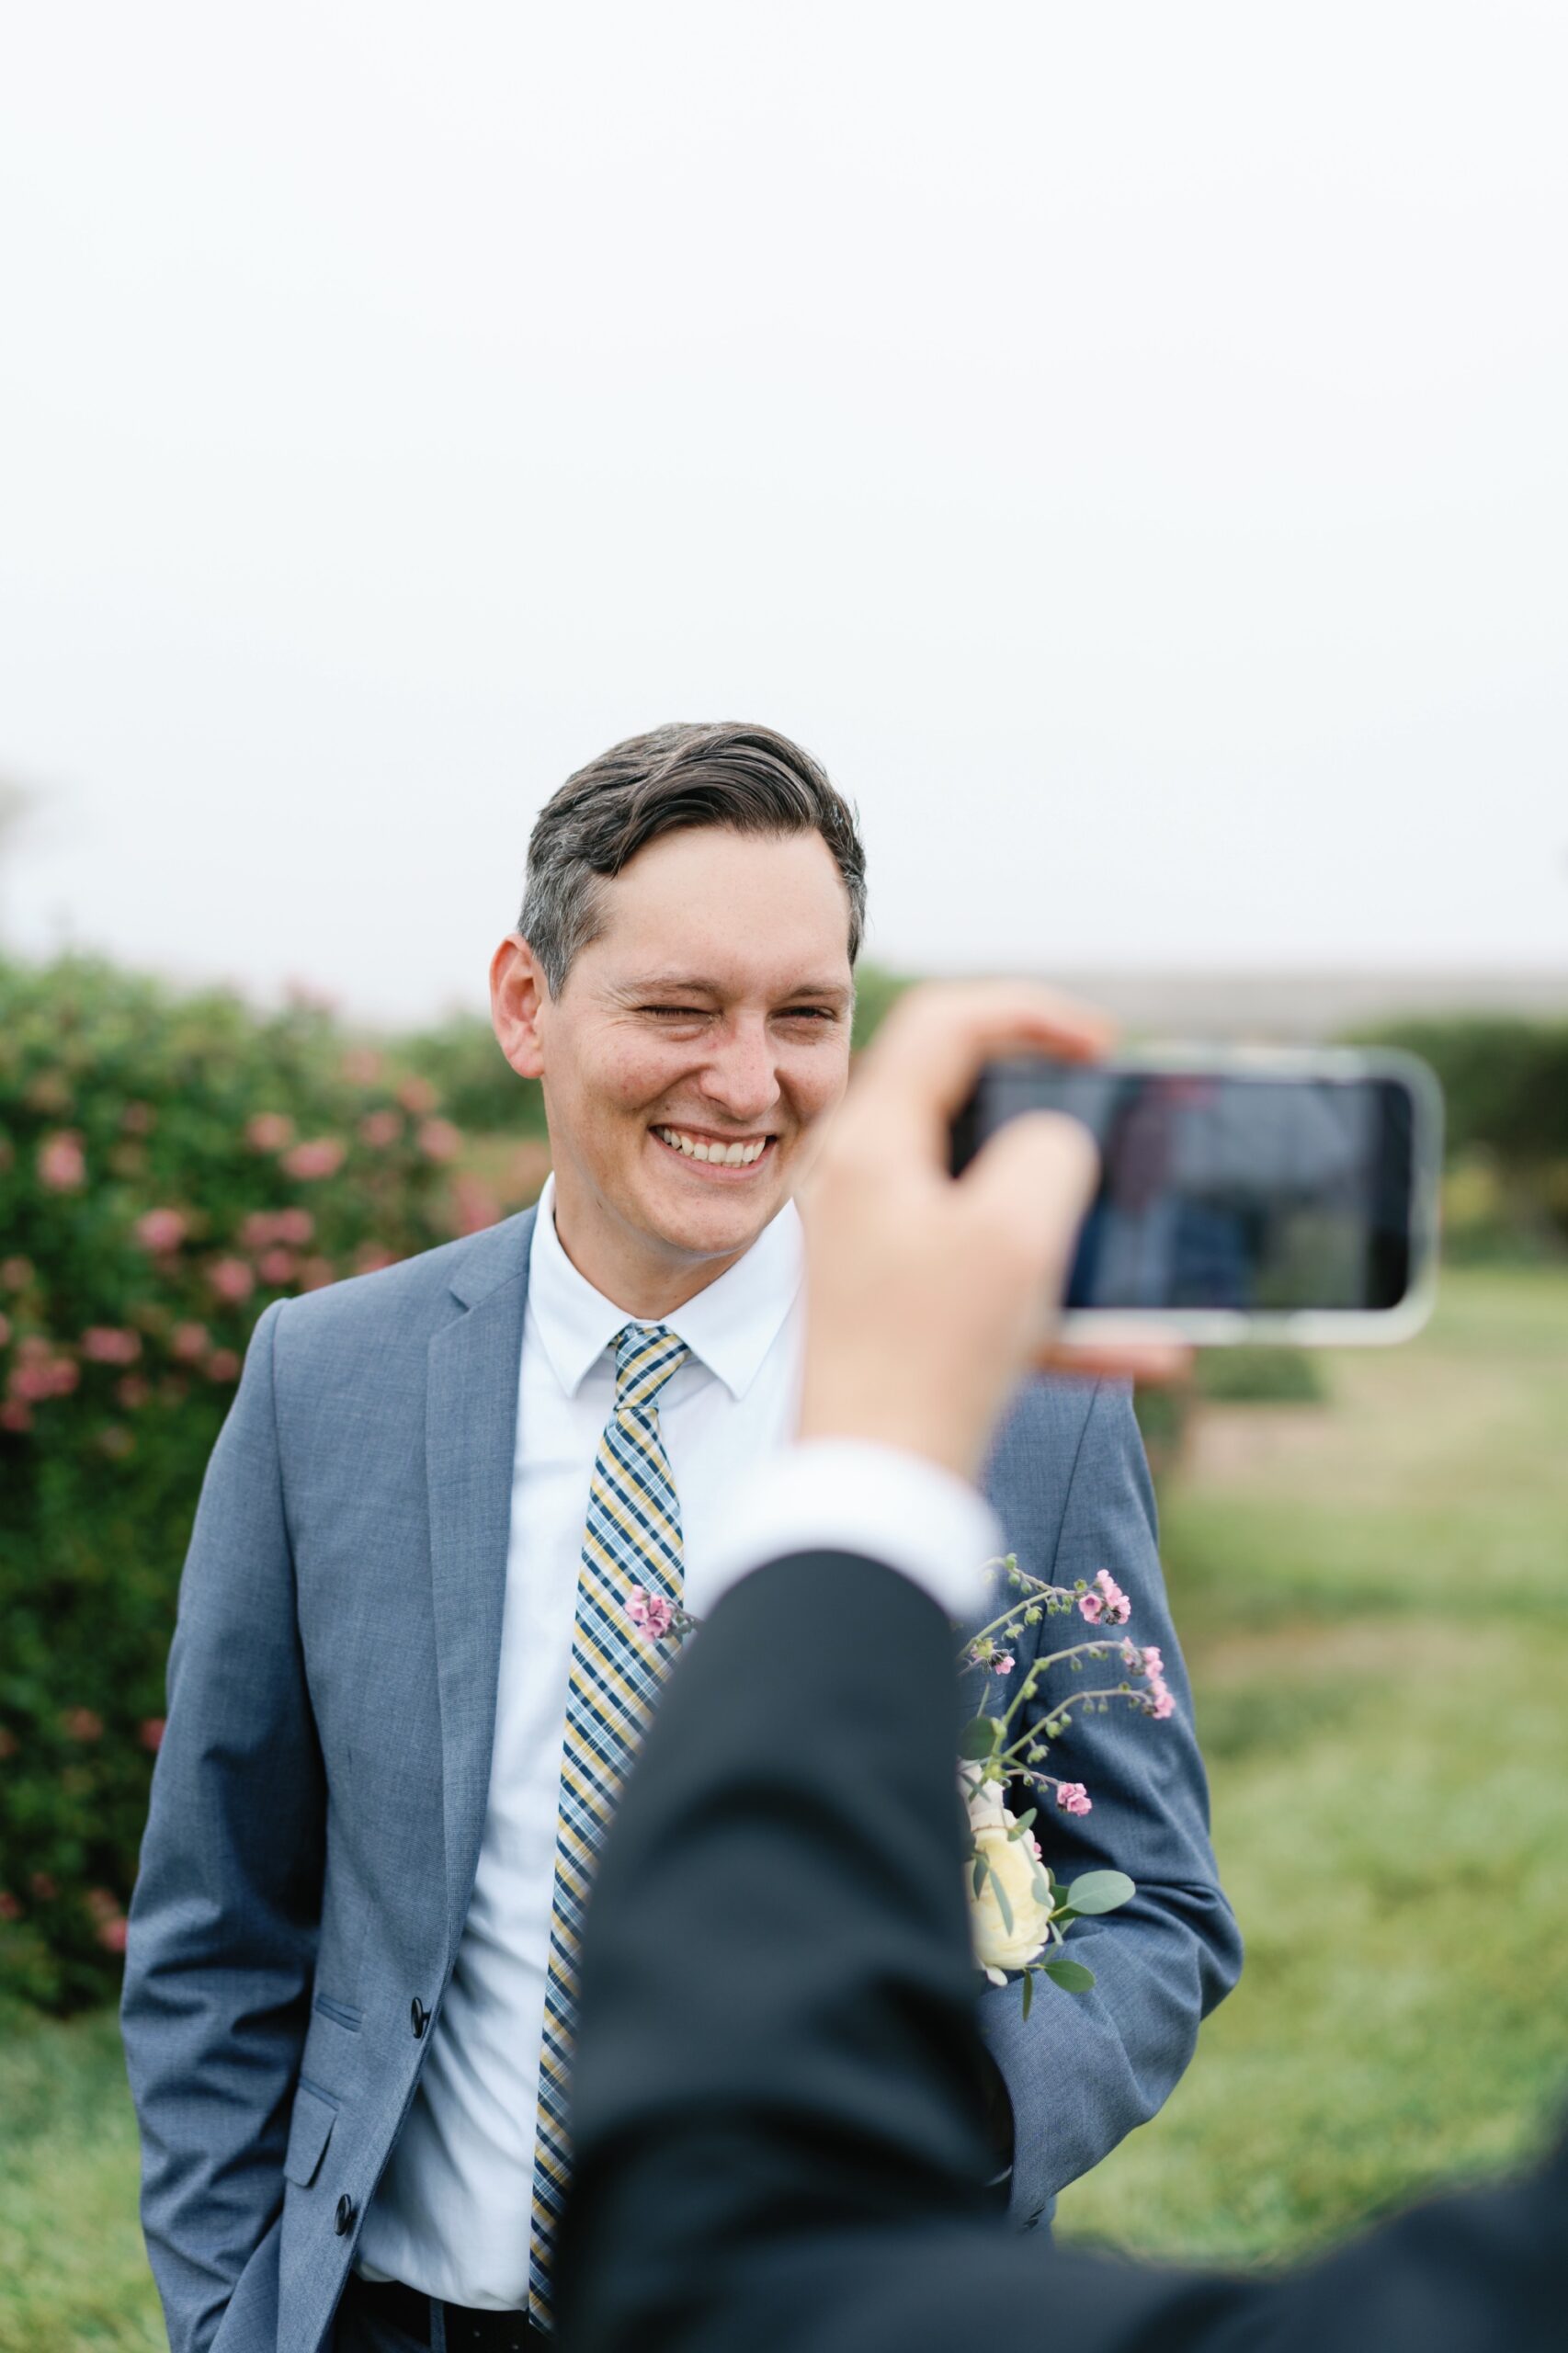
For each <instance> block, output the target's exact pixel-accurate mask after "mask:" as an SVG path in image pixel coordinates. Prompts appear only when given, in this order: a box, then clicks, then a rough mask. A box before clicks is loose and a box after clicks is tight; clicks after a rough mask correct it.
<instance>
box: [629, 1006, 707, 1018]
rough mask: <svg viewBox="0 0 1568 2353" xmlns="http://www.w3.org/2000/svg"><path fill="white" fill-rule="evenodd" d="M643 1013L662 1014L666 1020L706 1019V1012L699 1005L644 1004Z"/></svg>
mask: <svg viewBox="0 0 1568 2353" xmlns="http://www.w3.org/2000/svg"><path fill="white" fill-rule="evenodd" d="M642 1010H643V1012H644V1013H657V1014H662V1015H663V1016H664V1018H665V1020H666V1021H706V1020H707V1018H708V1016H707V1014H706V1013H705V1012H704V1011H703V1009H702V1007H701V1006H699V1005H645V1006H643V1007H642Z"/></svg>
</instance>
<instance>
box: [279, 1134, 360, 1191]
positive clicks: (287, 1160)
mask: <svg viewBox="0 0 1568 2353" xmlns="http://www.w3.org/2000/svg"><path fill="white" fill-rule="evenodd" d="M347 1154H348V1147H347V1144H346V1143H345V1142H343V1141H342V1139H341V1137H338V1136H315V1137H312V1139H311V1141H310V1142H307V1143H297V1144H295V1145H294V1146H293V1147H292V1148H291V1149H290V1151H288V1152H286V1153H285V1154H283V1163H282V1165H283V1166H284V1167H285V1168H286V1169H287V1170H288V1172H289V1174H290V1176H297V1177H299V1178H300V1179H301V1182H304V1183H313V1182H314V1180H315V1179H316V1178H317V1177H321V1176H336V1174H337V1172H338V1170H339V1169H340V1168H341V1167H342V1165H343V1164H344V1161H345V1160H346V1158H347Z"/></svg>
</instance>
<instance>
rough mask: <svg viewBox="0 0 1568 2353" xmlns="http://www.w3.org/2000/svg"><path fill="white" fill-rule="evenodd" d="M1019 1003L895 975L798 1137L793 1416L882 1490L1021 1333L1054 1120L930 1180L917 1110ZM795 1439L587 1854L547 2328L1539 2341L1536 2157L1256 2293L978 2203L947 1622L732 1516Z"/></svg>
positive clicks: (795, 1519)
mask: <svg viewBox="0 0 1568 2353" xmlns="http://www.w3.org/2000/svg"><path fill="white" fill-rule="evenodd" d="M1020 1000H1021V1001H1022V1003H1021V1005H1020ZM1030 1008H1033V1013H1032V1018H1028V1017H1026V1016H1027V1015H1028V1012H1029V1009H1030ZM1039 1008H1040V998H1039V997H1038V995H1037V994H1036V993H1034V992H1020V993H1014V994H1013V995H1012V996H1011V997H1010V998H1009V995H1008V993H1006V992H992V993H990V994H989V995H985V994H984V993H964V994H963V995H960V996H955V995H953V994H952V993H946V994H942V995H935V996H927V997H926V999H925V1000H924V1002H917V1003H915V1004H914V1005H912V1006H910V1008H909V1010H908V1012H907V1014H906V1015H905V1016H904V1017H903V1019H902V1021H901V1022H900V1023H899V1024H898V1027H897V1028H896V1029H894V1028H893V1026H892V1025H890V1032H889V1035H888V1050H887V1051H885V1052H879V1054H878V1055H876V1056H875V1057H874V1058H873V1060H872V1066H871V1070H870V1073H869V1082H868V1083H867V1084H865V1085H863V1086H861V1087H860V1088H859V1089H858V1092H857V1097H852V1106H851V1112H846V1115H845V1119H844V1122H843V1124H842V1126H841V1128H840V1130H839V1131H838V1132H837V1133H836V1134H835V1137H834V1138H832V1139H830V1142H829V1146H828V1150H827V1152H826V1153H825V1154H824V1164H823V1168H822V1172H821V1181H820V1183H819V1188H818V1194H817V1199H816V1201H815V1203H814V1205H813V1208H812V1216H811V1222H810V1228H809V1231H810V1237H811V1258H810V1271H809V1282H810V1332H809V1341H808V1369H807V1380H806V1389H805V1403H804V1410H803V1421H804V1428H805V1435H806V1436H807V1438H823V1439H836V1440H840V1441H843V1440H848V1441H851V1442H855V1443H858V1444H859V1445H861V1446H863V1447H864V1449H865V1451H864V1454H863V1457H862V1460H863V1462H864V1466H865V1476H866V1482H867V1485H868V1488H872V1487H874V1486H875V1485H876V1483H879V1482H881V1481H883V1480H885V1479H888V1478H889V1477H896V1475H897V1465H896V1461H894V1459H893V1456H892V1454H891V1453H890V1449H893V1450H897V1449H902V1450H903V1452H904V1454H905V1455H907V1456H913V1457H915V1458H916V1460H915V1461H914V1462H912V1463H910V1464H909V1465H908V1466H907V1475H908V1477H909V1478H910V1480H911V1481H913V1482H915V1483H918V1482H920V1481H928V1480H930V1479H931V1477H932V1476H933V1466H935V1468H936V1470H937V1472H940V1471H946V1472H949V1474H951V1473H957V1474H959V1476H960V1477H971V1476H972V1474H973V1472H974V1470H975V1467H976V1465H977V1464H978V1462H979V1460H980V1458H981V1454H982V1452H983V1447H984V1444H985V1442H986V1438H987V1436H988V1434H989V1429H990V1425H991V1420H992V1418H993V1417H994V1415H995V1413H996V1412H997V1411H998V1409H999V1407H1000V1404H1001V1402H1002V1399H1003V1397H1004V1396H1005V1395H1006V1392H1007V1389H1008V1387H1009V1386H1010V1385H1011V1382H1012V1381H1013V1380H1014V1379H1015V1378H1016V1377H1017V1373H1018V1371H1019V1370H1021V1369H1022V1366H1023V1364H1024V1363H1025V1362H1026V1361H1027V1360H1028V1359H1029V1358H1030V1356H1031V1354H1033V1353H1034V1352H1035V1351H1036V1350H1037V1349H1038V1348H1039V1347H1040V1346H1041V1340H1040V1333H1039V1330H1038V1326H1037V1313H1038V1309H1037V1302H1038V1301H1039V1299H1040V1297H1041V1296H1050V1295H1051V1292H1050V1290H1049V1286H1050V1285H1051V1282H1053V1281H1055V1282H1059V1281H1060V1277H1061V1271H1062V1265H1063V1264H1064V1261H1065V1257H1066V1254H1067V1251H1068V1248H1069V1247H1070V1245H1071V1241H1072V1236H1073V1231H1074V1225H1075V1222H1076V1219H1077V1216H1078V1214H1079V1211H1080V1209H1081V1205H1082V1202H1083V1199H1084V1198H1085V1191H1086V1188H1087V1184H1088V1180H1089V1174H1090V1159H1091V1154H1090V1152H1089V1147H1088V1146H1087V1142H1086V1140H1085V1141H1083V1142H1079V1141H1077V1140H1076V1139H1075V1137H1074V1136H1073V1135H1069V1134H1067V1133H1066V1132H1064V1131H1062V1128H1061V1127H1060V1126H1058V1125H1056V1124H1055V1123H1045V1122H1038V1123H1037V1122H1032V1121H1031V1122H1022V1121H1020V1122H1019V1123H1018V1125H1017V1128H1016V1129H1014V1130H1011V1131H1004V1134H1003V1136H1002V1137H1001V1138H999V1139H997V1140H996V1142H995V1143H994V1144H993V1145H992V1146H991V1147H988V1152H987V1154H983V1155H982V1158H981V1159H980V1160H978V1161H976V1162H975V1163H974V1164H973V1166H972V1168H971V1171H970V1172H969V1173H968V1174H967V1175H966V1176H965V1178H964V1179H962V1180H960V1183H959V1184H957V1185H954V1184H951V1183H950V1182H949V1180H948V1179H947V1178H946V1177H945V1176H944V1175H943V1174H942V1159H941V1142H942V1132H941V1131H942V1130H943V1129H944V1127H945V1117H946V1107H947V1105H948V1104H949V1101H952V1100H956V1099H957V1097H958V1094H959V1092H960V1089H961V1087H962V1086H963V1085H964V1083H965V1082H966V1080H967V1077H968V1075H969V1074H970V1072H971V1070H972V1068H973V1066H974V1064H975V1063H977V1062H978V1061H979V1059H980V1058H981V1056H982V1055H983V1053H985V1052H988V1051H997V1050H999V1048H1000V1047H1001V1045H1002V1044H1003V1042H1004V1041H1005V1040H1009V1039H1010V1040H1011V1041H1012V1042H1015V1043H1017V1042H1019V1041H1023V1042H1028V1041H1029V1040H1035V1041H1040V1029H1042V1028H1044V1027H1045V1026H1046V1017H1045V1015H1044V1014H1043V1013H1042V1012H1040V1010H1039ZM1009 1024H1010V1025H1011V1027H1010V1028H1009V1026H1008V1025H1009ZM1009 1135H1011V1136H1013V1137H1014V1138H1016V1139H1017V1140H1016V1141H1015V1142H1012V1143H1011V1144H1010V1145H1009V1144H1008V1142H1007V1138H1008V1136H1009ZM873 1144H874V1145H875V1147H876V1149H875V1150H874V1151H873ZM988 1164H989V1165H988ZM977 1180H978V1181H977ZM971 1188H972V1189H971ZM960 1253H961V1254H962V1264H961V1265H960V1266H958V1267H956V1269H955V1271H954V1273H953V1275H952V1276H951V1277H949V1275H948V1274H947V1273H946V1272H945V1271H944V1269H945V1268H946V1267H947V1266H948V1264H949V1260H953V1259H956V1258H958V1257H959V1256H960ZM966 1276H967V1279H965V1278H966ZM825 1451H826V1449H824V1452H825ZM820 1460H821V1457H820V1456H819V1455H818V1454H817V1451H816V1449H814V1448H812V1446H811V1445H809V1444H808V1445H806V1446H804V1447H802V1448H801V1449H799V1450H798V1452H797V1453H796V1454H795V1455H794V1456H792V1457H790V1458H789V1459H787V1461H785V1462H784V1463H783V1464H781V1465H780V1466H779V1468H778V1472H776V1473H775V1474H774V1479H773V1490H774V1492H773V1495H771V1497H770V1496H769V1495H767V1494H766V1493H765V1494H764V1495H761V1496H759V1498H758V1499H757V1506H756V1511H757V1525H756V1527H754V1530H753V1555H752V1557H753V1559H754V1560H755V1562H756V1564H757V1565H756V1571H755V1574H751V1575H749V1576H747V1577H745V1578H744V1579H743V1581H742V1582H741V1583H740V1584H739V1585H737V1586H736V1587H735V1589H734V1590H733V1592H732V1593H730V1594H729V1596H728V1597H726V1598H725V1599H724V1600H723V1601H722V1603H721V1604H720V1606H719V1608H718V1609H717V1610H716V1612H715V1613H714V1616H713V1619H712V1620H711V1622H710V1625H708V1626H707V1627H706V1628H705V1629H704V1630H703V1631H702V1633H701V1635H700V1636H699V1639H698V1640H697V1641H696V1642H695V1643H693V1645H692V1648H691V1653H690V1655H689V1656H688V1657H687V1658H686V1659H684V1660H683V1661H682V1663H681V1665H680V1666H679V1668H678V1670H677V1672H676V1675H675V1677H674V1678H673V1681H672V1686H671V1688H670V1691H669V1693H668V1696H667V1698H666V1699H665V1703H664V1705H663V1707H662V1709H661V1711H660V1713H659V1716H658V1718H657V1720H656V1722H655V1723H654V1726H653V1731H652V1733H651V1734H650V1737H649V1740H648V1743H647V1747H646V1751H645V1754H644V1756H643V1758H642V1762H641V1764H640V1766H639V1768H638V1771H637V1772H636V1774H635V1775H634V1776H633V1778H632V1781H631V1786H630V1788H629V1790H628V1791H627V1793H626V1797H625V1800H624V1802H623V1804H622V1806H621V1809H620V1813H619V1819H618V1821H617V1823H616V1824H615V1826H614V1828H613V1830H612V1832H611V1835H610V1837H609V1840H608V1846H607V1848H606V1852H605V1857H604V1861H603V1866H602V1870H601V1872H600V1876H599V1880H598V1884H597V1890H596V1893H595V1896H594V1900H593V1905H592V1910H591V1915H590V1920H589V1927H588V1936H587V1939H586V1945H585V1962H584V1975H583V1996H582V2020H581V2040H580V2043H579V2049H578V2054H577V2063H576V2081H575V2093H574V2138H575V2143H576V2154H577V2179H576V2189H575V2194H574V2200H573V2201H572V2203H571V2205H570V2207H569V2209H568V2214H567V2222H566V2228H565V2232H564V2234H563V2238H562V2248H561V2279H560V2286H561V2312H562V2338H563V2344H564V2347H566V2348H567V2353H676V2349H677V2348H678V2353H808V2348H809V2353H895V2349H896V2353H968V2348H970V2347H972V2346H974V2345H976V2344H979V2343H983V2342H989V2341H993V2340H994V2341H1011V2342H1016V2343H1017V2344H1018V2345H1019V2346H1020V2347H1025V2348H1028V2347H1036V2346H1038V2347H1041V2348H1044V2347H1048V2346H1049V2347H1057V2346H1065V2347H1071V2348H1072V2353H1153V2347H1155V2346H1156V2345H1157V2346H1158V2347H1159V2348H1160V2353H1188V2348H1190V2353H1197V2348H1199V2347H1201V2348H1203V2353H1241V2348H1243V2347H1247V2348H1253V2347H1256V2348H1259V2353H1307V2348H1308V2347H1311V2348H1312V2353H1321V2347H1322V2346H1323V2344H1324V2340H1325V2339H1327V2338H1329V2337H1330V2336H1331V2333H1332V2338H1333V2341H1334V2342H1335V2345H1336V2353H1388V2348H1390V2347H1397V2346H1402V2345H1403V2344H1406V2343H1415V2344H1420V2345H1422V2346H1423V2347H1426V2348H1427V2353H1483V2348H1484V2353H1493V2348H1494V2347H1501V2346H1506V2347H1509V2348H1510V2353H1538V2348H1540V2353H1544V2348H1545V2347H1547V2346H1548V2345H1549V2344H1551V2345H1553V2346H1555V2344H1556V2342H1557V2341H1558V2333H1559V2323H1558V2317H1557V2309H1556V2308H1557V2286H1556V2271H1557V2257H1556V2253H1555V2249H1556V2246H1557V2245H1558V2244H1560V2241H1561V2235H1562V2230H1561V2226H1562V2219H1563V2204H1564V2189H1565V2181H1564V2174H1565V2167H1564V2164H1563V2161H1562V2159H1561V2158H1560V2159H1559V2160H1558V2162H1557V2165H1556V2166H1555V2168H1554V2170H1553V2172H1552V2173H1551V2175H1549V2176H1547V2177H1543V2178H1542V2179H1541V2180H1540V2181H1539V2182H1538V2183H1536V2184H1535V2185H1533V2186H1532V2187H1530V2188H1528V2189H1525V2190H1521V2191H1516V2192H1512V2193H1507V2192H1505V2193H1501V2194H1494V2195H1492V2196H1490V2197H1485V2198H1476V2199H1471V2200H1458V2201H1454V2202H1452V2203H1450V2204H1449V2205H1448V2206H1447V2207H1441V2208H1436V2209H1430V2210H1428V2211H1426V2213H1425V2214H1416V2215H1414V2216H1412V2217H1409V2218H1407V2219H1406V2220H1405V2221H1404V2222H1401V2223H1398V2224H1396V2225H1394V2226H1393V2228H1392V2230H1391V2231H1389V2232H1387V2233H1385V2234H1382V2235H1381V2236H1380V2237H1378V2238H1375V2239H1372V2240H1370V2241H1369V2242H1367V2243H1366V2244H1365V2245H1362V2246H1361V2247H1360V2248H1358V2249H1356V2250H1353V2251H1351V2252H1350V2253H1349V2254H1347V2255H1346V2256H1341V2257H1339V2258H1337V2259H1336V2260H1335V2261H1334V2262H1332V2263H1330V2264H1327V2265H1324V2266H1323V2267H1320V2268H1318V2269H1317V2270H1315V2271H1313V2272H1311V2273H1307V2274H1303V2275H1301V2277H1300V2278H1299V2279H1295V2280H1291V2281H1285V2282H1279V2283H1260V2282H1251V2281H1235V2280H1226V2279H1204V2278H1201V2277H1197V2276H1194V2277H1183V2276H1181V2275H1177V2274H1172V2273H1165V2274H1161V2273H1155V2272H1153V2271H1146V2270H1141V2269H1138V2268H1133V2267H1131V2266H1126V2265H1119V2264H1115V2263H1107V2262H1103V2261H1097V2260H1095V2259H1093V2258H1089V2257H1085V2256H1074V2255H1073V2254H1071V2253H1068V2254H1062V2253H1058V2252H1054V2251H1052V2250H1050V2249H1048V2248H1046V2247H1043V2246H1040V2245H1038V2244H1036V2243H1035V2242H1032V2241H1029V2240H1022V2239H1017V2238H1016V2237H1014V2236H1012V2235H1011V2234H1009V2233H1008V2232H1007V2231H1006V2228H1005V2227H1004V2226H1003V2225H1002V2224H1001V2223H1000V2222H998V2221H996V2220H995V2219H994V2218H993V2217H992V2216H991V2215H990V2214H989V2213H988V2212H987V2211H986V2203H985V2200H984V2196H983V2184H984V2181H985V2179H986V2177H987V2176H988V2174H989V2173H990V2171H991V2169H992V2154H991V2149H990V2145H989V2142H988V2138H987V2132H986V2118H985V2109H984V2102H983V2094H982V2090H981V2072H980V2045H979V2040H978V2037H977V2033H976V2028H975V2011H974V2001H973V1991H972V1988H973V1975H972V1963H971V1955H970V1949H969V1935H968V1926H967V1920H966V1917H965V1907H964V1903H963V1895H962V1872H961V1861H962V1855H963V1836H962V1831H961V1827H960V1814H959V1807H958V1801H957V1795H956V1790H955V1788H954V1774H953V1758H952V1754H951V1749H950V1746H949V1725H950V1722H951V1717H950V1713H949V1710H950V1705H951V1692H952V1666H951V1657H950V1646H949V1629H948V1624H947V1620H946V1617H945V1614H944V1611H943V1610H942V1608H939V1607H938V1606H937V1603H936V1602H935V1601H934V1600H933V1599H932V1598H931V1597H930V1596H929V1594H927V1593H926V1591H923V1590H921V1589H920V1587H919V1586H917V1585H916V1584H915V1582H913V1581H912V1580H911V1579H910V1578H908V1577H904V1576H903V1575H901V1574H900V1573H899V1571H898V1570H897V1569H896V1568H895V1567H892V1566H889V1565H886V1564H885V1563H882V1562H880V1561H878V1560H876V1559H874V1558H872V1557H869V1556H868V1555H867V1552H866V1549H865V1539H864V1536H863V1535H862V1537H861V1539H860V1540H859V1543H858V1548H857V1549H855V1550H849V1549H844V1548H835V1547H834V1546H833V1545H832V1544H831V1543H830V1542H827V1541H824V1540H820V1539H819V1540H818V1541H816V1542H815V1543H812V1544H811V1545H809V1546H801V1545H800V1544H796V1545H795V1546H794V1547H793V1549H792V1550H791V1551H790V1553H789V1556H788V1557H774V1558H771V1559H770V1558H769V1553H768V1550H767V1542H766V1529H767V1519H768V1514H769V1512H770V1511H771V1512H774V1513H776V1518H775V1522H774V1524H775V1525H776V1526H777V1527H778V1528H783V1527H785V1526H786V1525H787V1524H790V1523H791V1522H792V1523H793V1524H794V1525H795V1526H796V1527H797V1528H798V1527H799V1526H800V1524H801V1520H802V1519H803V1518H807V1517H809V1514H808V1513H807V1512H806V1511H805V1510H804V1508H803V1504H802V1498H807V1499H809V1491H810V1488H811V1485H812V1481H813V1478H814V1477H815V1476H816V1472H815V1469H814V1468H813V1465H814V1464H815V1463H817V1462H820ZM840 1463H842V1455H841V1454H840ZM781 1498H782V1500H781ZM894 1517H896V1515H894V1514H892V1513H891V1512H890V1514H889V1519H890V1525H891V1523H892V1518H894ZM774 1549H775V1552H779V1551H780V1550H781V1548H778V1547H775V1548H774ZM892 1550H893V1551H894V1552H896V1547H894V1548H892ZM824 1628H825V1629H830V1630H831V1632H824Z"/></svg>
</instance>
